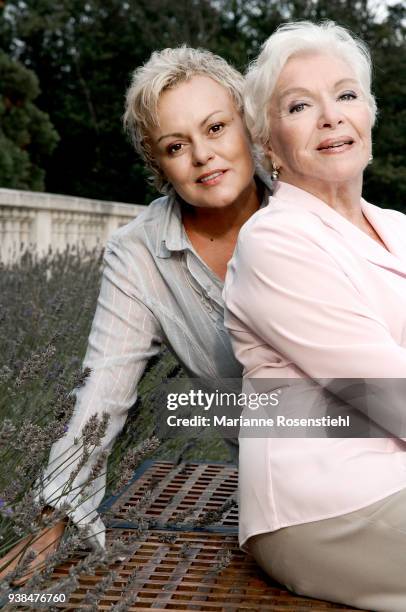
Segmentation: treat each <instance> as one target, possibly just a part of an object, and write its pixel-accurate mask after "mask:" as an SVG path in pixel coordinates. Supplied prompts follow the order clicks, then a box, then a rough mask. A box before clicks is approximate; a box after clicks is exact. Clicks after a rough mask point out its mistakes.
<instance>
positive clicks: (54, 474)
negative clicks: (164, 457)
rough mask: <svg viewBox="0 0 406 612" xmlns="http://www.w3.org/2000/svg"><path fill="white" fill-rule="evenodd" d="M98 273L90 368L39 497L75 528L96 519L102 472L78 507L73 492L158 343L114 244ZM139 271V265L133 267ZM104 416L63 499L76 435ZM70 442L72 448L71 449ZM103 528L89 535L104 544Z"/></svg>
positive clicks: (133, 275) (96, 526)
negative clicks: (66, 506) (67, 508)
mask: <svg viewBox="0 0 406 612" xmlns="http://www.w3.org/2000/svg"><path fill="white" fill-rule="evenodd" d="M104 264H105V265H104V271H103V278H102V283H101V289H100V294H99V298H98V303H97V309H96V313H95V316H94V320H93V324H92V328H91V332H90V336H89V343H88V349H87V353H86V356H85V360H84V367H89V368H90V369H91V373H90V376H89V377H88V379H87V380H86V383H85V385H84V387H83V388H81V389H79V390H77V391H76V405H75V410H74V414H73V416H72V418H71V420H70V422H69V424H68V430H67V433H66V435H65V436H64V437H63V438H62V439H60V440H59V441H57V442H56V443H55V444H54V445H53V446H52V449H51V453H50V457H49V463H48V466H47V468H46V471H45V473H44V475H43V478H42V497H43V498H44V499H45V501H46V502H47V503H48V504H50V505H53V506H59V505H61V503H63V502H64V501H68V502H70V503H71V504H72V506H73V508H75V510H74V511H73V512H72V514H71V518H72V519H73V520H74V522H75V523H77V524H79V523H85V524H86V523H89V521H90V520H91V519H93V518H96V516H97V514H96V512H95V511H96V508H97V507H98V505H99V504H100V502H101V500H102V498H103V495H104V490H105V474H104V472H105V467H106V461H104V462H103V469H102V475H100V476H99V477H98V478H97V479H96V480H95V481H94V482H93V483H92V485H91V489H90V493H89V492H88V493H87V497H88V498H87V499H86V501H84V502H83V503H81V504H79V502H78V500H79V496H78V491H79V490H80V487H81V486H82V485H83V484H84V483H85V482H86V479H87V478H88V477H89V474H90V472H91V469H92V467H93V466H94V465H95V463H96V461H97V459H98V457H99V456H100V453H101V452H102V451H106V450H110V449H111V447H112V445H113V442H114V439H115V438H116V436H117V435H118V434H119V432H120V431H121V430H122V428H123V426H124V423H125V421H126V418H127V414H128V410H129V408H130V407H131V406H132V405H133V404H134V403H135V401H136V398H137V384H138V382H139V380H140V378H141V376H142V374H143V372H144V369H145V366H146V364H147V362H148V360H149V359H150V358H151V357H152V356H153V355H156V354H157V353H158V352H159V349H160V345H161V342H162V338H161V332H160V326H159V324H158V322H157V320H156V319H155V317H154V315H153V314H152V312H151V311H150V310H149V309H148V308H147V306H146V305H145V304H144V302H143V300H142V296H140V295H139V292H138V289H137V280H136V279H137V274H138V271H137V270H136V269H135V270H134V269H133V266H132V262H131V258H130V257H129V256H128V253H127V252H125V251H124V250H123V248H122V247H121V245H120V244H119V242H117V241H116V240H111V241H110V242H109V244H108V245H107V247H106V252H105V258H104ZM135 264H138V265H139V266H142V265H143V263H142V262H135ZM103 412H107V413H108V414H109V415H110V421H109V424H108V429H107V433H106V435H105V436H104V437H103V439H102V443H101V445H100V446H99V447H97V448H96V451H95V452H94V453H92V455H91V456H90V458H89V460H88V461H87V462H86V464H85V465H84V466H83V467H82V469H81V470H80V471H79V473H78V474H77V476H76V477H75V479H74V482H73V483H72V486H71V487H70V488H73V491H71V492H70V493H69V494H68V495H62V497H61V494H62V493H64V489H66V483H67V480H68V478H69V475H70V474H71V473H72V472H73V470H74V469H75V468H76V466H77V465H78V463H79V461H80V458H81V455H82V447H81V444H80V432H81V429H82V427H83V426H84V425H85V423H86V422H87V421H88V419H89V417H90V416H91V415H93V414H97V415H99V416H101V415H102V413H103ZM75 439H77V441H78V443H77V444H76V445H75ZM103 530H104V527H103V524H102V523H101V521H100V519H96V521H95V523H93V524H92V531H93V533H94V534H97V532H98V531H100V532H101V533H100V535H99V536H97V538H96V539H97V541H98V542H99V543H100V544H102V545H103V544H104V533H103Z"/></svg>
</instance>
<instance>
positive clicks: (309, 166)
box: [266, 53, 372, 190]
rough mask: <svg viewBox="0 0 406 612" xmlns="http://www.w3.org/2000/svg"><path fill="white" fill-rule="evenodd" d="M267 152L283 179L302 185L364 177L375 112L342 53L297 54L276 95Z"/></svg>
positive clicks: (309, 186) (320, 185)
mask: <svg viewBox="0 0 406 612" xmlns="http://www.w3.org/2000/svg"><path fill="white" fill-rule="evenodd" d="M269 110H270V126H271V128H270V139H269V148H267V150H266V154H267V155H268V156H269V157H270V158H271V159H272V160H273V161H274V162H275V163H276V164H277V165H278V166H280V168H281V171H280V179H281V180H282V181H286V182H288V183H291V184H293V185H295V186H297V187H301V188H302V189H307V190H309V189H312V188H316V189H320V188H321V189H325V188H328V187H329V186H331V185H332V184H345V183H352V182H356V183H357V184H359V182H360V181H362V173H363V170H364V168H365V166H366V165H367V163H368V159H369V157H370V155H371V127H372V120H371V112H370V109H369V106H368V103H367V99H366V97H365V95H364V94H363V92H362V89H361V87H360V84H359V81H358V79H357V77H356V75H355V73H354V71H353V69H352V68H351V66H350V65H349V64H347V62H345V61H344V60H343V59H341V58H340V57H338V56H336V55H331V54H315V53H307V54H301V55H297V56H294V57H291V58H290V59H289V60H288V61H287V62H286V64H285V66H284V68H283V69H282V71H281V74H280V76H279V79H278V81H277V83H276V87H275V90H274V93H273V95H272V97H271V101H270V109H269Z"/></svg>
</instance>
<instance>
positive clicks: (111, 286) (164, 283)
mask: <svg viewBox="0 0 406 612" xmlns="http://www.w3.org/2000/svg"><path fill="white" fill-rule="evenodd" d="M268 198H269V191H268V188H267V187H265V193H264V198H263V202H262V205H264V204H267V203H268ZM222 289H223V283H222V282H221V281H220V279H219V278H218V277H217V276H216V275H215V274H214V273H213V272H212V271H211V270H210V269H209V267H208V266H207V265H206V264H205V263H204V262H203V261H202V259H201V258H200V257H199V255H198V254H197V253H196V251H195V250H194V248H193V246H192V245H191V243H190V241H189V239H188V237H187V234H186V232H185V230H184V227H183V224H182V220H181V208H180V204H179V202H178V200H177V199H176V197H174V196H166V197H162V198H159V199H157V200H155V201H154V202H152V203H151V204H150V205H149V206H148V207H147V208H146V210H145V211H143V212H142V213H141V214H140V215H139V216H138V217H137V218H136V219H134V220H133V221H132V222H130V223H129V224H128V225H126V226H124V227H122V228H120V229H119V230H118V231H117V232H115V233H114V234H113V236H112V238H111V239H110V240H109V242H108V244H107V247H106V250H105V257H104V271H103V277H102V283H101V289H100V295H99V298H98V303H97V309H96V313H95V317H94V320H93V324H92V329H91V332H90V337H89V344H88V348H87V353H86V356H85V360H84V366H86V367H89V368H91V370H92V371H91V374H90V376H89V378H88V379H87V381H86V384H85V386H84V387H83V388H81V389H79V390H78V391H77V392H76V396H77V398H76V406H75V411H74V414H73V416H72V419H71V421H70V423H69V427H68V431H67V433H66V435H65V436H64V437H63V438H62V439H61V440H59V441H58V442H56V443H55V444H54V445H53V446H52V449H51V454H50V459H49V463H48V467H47V469H46V471H45V473H44V478H45V479H46V478H47V476H48V477H49V478H48V480H49V482H47V481H46V480H45V483H44V485H43V486H42V495H41V497H42V498H43V499H44V501H46V502H47V503H49V504H51V505H54V506H59V505H60V503H61V502H62V501H69V503H71V505H72V507H73V508H74V510H73V512H72V513H71V517H72V519H73V520H74V522H75V523H76V524H78V525H80V524H89V528H90V532H91V534H92V544H93V545H95V546H97V544H100V545H102V546H104V541H105V539H104V525H103V523H102V521H101V519H100V518H99V517H98V515H97V513H96V508H97V507H98V505H99V504H100V502H101V500H102V498H103V495H104V491H105V475H103V476H100V477H98V478H97V479H96V480H95V481H94V482H93V483H92V485H91V487H92V488H91V492H90V493H89V498H88V499H87V500H85V501H84V502H82V503H79V501H78V498H77V497H76V498H75V494H76V493H77V491H78V489H76V491H74V492H72V493H69V494H68V495H66V496H65V498H64V499H63V498H60V499H59V500H58V501H57V498H58V496H59V495H60V494H61V492H62V491H63V487H64V485H65V484H66V481H67V479H68V477H69V474H70V473H71V472H72V470H73V469H74V467H75V466H76V465H77V462H78V460H79V458H80V454H81V452H80V451H81V449H80V446H79V448H78V450H77V451H76V452H74V448H75V447H74V446H73V447H72V445H73V443H74V438H75V437H77V436H79V434H80V430H81V428H82V426H83V425H84V424H85V423H86V421H87V420H88V419H89V417H90V416H91V415H92V414H99V415H100V414H101V413H102V412H104V411H107V412H108V413H109V414H110V422H109V426H108V431H107V434H106V436H105V437H104V438H103V443H102V446H101V447H99V449H101V450H109V449H110V448H111V446H112V445H113V442H114V439H115V438H116V436H117V435H118V434H119V433H120V431H121V430H122V428H123V426H124V423H125V420H126V417H127V413H128V410H129V408H130V407H131V406H132V405H133V404H134V402H135V401H136V398H137V384H138V382H139V380H140V378H141V376H142V374H143V372H144V369H145V367H146V364H147V362H148V360H149V359H150V358H151V357H153V356H154V355H156V354H157V353H158V352H159V350H160V346H161V344H162V343H165V344H167V345H168V346H169V347H170V348H171V350H172V351H173V352H174V353H175V355H176V356H177V358H178V359H179V361H180V363H181V364H182V365H183V367H184V369H185V370H186V371H187V372H188V374H189V375H190V376H192V377H199V378H210V379H221V378H239V377H240V376H241V372H242V368H241V366H240V364H239V363H238V362H237V361H236V359H235V357H234V354H233V351H232V348H231V343H230V340H229V337H228V334H227V331H226V330H225V328H224V324H223V299H222V296H221V293H222ZM99 449H98V450H99ZM72 453H74V461H73V460H72ZM68 457H70V459H69V460H67V461H66V463H65V464H64V465H63V468H59V469H57V466H59V465H60V464H61V463H62V462H63V461H64V459H67V458H68ZM95 458H96V457H95V456H94V457H93V455H92V456H91V457H90V459H89V460H88V461H87V463H86V465H85V466H84V467H83V468H82V469H81V470H80V471H79V473H78V475H77V476H76V478H75V480H74V483H73V486H74V487H76V486H79V485H80V484H81V483H83V482H84V481H85V480H86V478H87V477H88V476H89V473H90V470H91V468H92V465H94V462H95ZM92 519H94V522H92V523H90V521H91V520H92Z"/></svg>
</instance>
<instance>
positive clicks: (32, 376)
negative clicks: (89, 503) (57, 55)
mask: <svg viewBox="0 0 406 612" xmlns="http://www.w3.org/2000/svg"><path fill="white" fill-rule="evenodd" d="M100 271H101V256H100V253H98V252H97V251H88V252H86V251H83V250H82V251H78V250H76V249H75V248H68V249H67V250H66V251H65V252H63V253H52V252H49V253H48V254H47V255H46V256H44V257H37V256H36V255H35V254H34V253H33V252H30V251H27V252H25V253H24V254H23V255H22V257H21V258H20V260H19V261H18V262H16V263H13V264H11V265H8V266H5V265H3V264H0V355H1V357H0V558H2V557H3V555H5V554H6V553H7V551H9V549H11V548H12V547H13V546H15V545H16V544H18V543H19V542H23V541H25V540H24V538H26V537H27V535H29V541H28V543H27V544H26V545H25V548H24V550H25V549H27V550H28V548H29V546H31V545H32V544H33V543H35V541H36V540H37V539H38V538H39V534H40V533H41V532H42V531H43V530H44V529H45V528H49V529H51V528H52V527H53V526H54V525H55V524H56V523H57V522H58V521H60V520H62V519H64V517H66V516H67V514H68V513H69V512H70V511H71V510H72V507H71V506H69V505H68V504H66V505H63V504H62V506H61V507H59V508H58V509H57V510H54V511H53V512H52V513H51V514H49V515H48V516H45V517H44V515H43V513H42V507H41V505H40V504H39V503H38V501H37V498H36V497H35V496H34V488H35V484H36V483H38V478H39V476H40V474H41V473H42V468H43V466H44V465H45V463H46V461H47V457H48V453H49V449H50V447H51V445H52V443H53V442H55V441H56V440H57V439H59V438H60V437H61V436H63V435H64V433H65V432H66V428H67V423H68V422H69V419H70V417H71V415H72V411H73V408H74V396H73V395H72V390H73V389H74V388H76V387H80V386H81V385H83V384H85V381H86V377H87V375H88V374H89V372H88V371H82V369H81V363H82V360H83V357H84V353H85V349H86V344H87V338H88V334H89V331H90V325H91V321H92V318H93V314H94V310H95V306H96V299H97V295H98V292H99V282H100ZM179 374H180V369H179V366H178V364H177V363H176V362H175V361H174V359H173V358H172V357H171V356H170V355H169V353H168V352H165V351H164V352H163V355H162V356H161V357H160V358H159V359H156V360H154V361H153V362H152V363H151V364H150V365H149V368H148V370H147V372H146V375H145V376H144V378H143V380H142V381H141V384H140V388H139V400H138V402H137V405H136V406H135V407H134V409H133V410H132V411H131V412H130V416H129V418H128V419H127V423H126V427H125V428H124V431H123V432H122V434H121V436H120V437H119V439H118V441H117V443H116V444H115V447H114V450H113V452H112V453H111V454H110V456H109V466H108V476H109V478H108V480H107V492H108V493H109V492H112V491H116V490H117V489H119V488H121V487H123V486H124V485H125V483H126V482H127V481H128V479H129V478H130V477H131V475H132V473H133V470H134V469H135V467H136V466H137V464H138V463H139V462H140V461H141V460H142V459H143V458H144V457H145V456H146V455H147V454H148V453H149V454H150V453H152V452H155V454H156V455H157V456H160V457H165V458H172V457H173V455H174V454H175V455H177V456H179V452H180V451H182V447H181V446H179V442H177V441H176V440H171V441H167V442H166V443H165V444H162V445H161V447H160V448H159V449H158V446H159V444H158V441H157V440H156V438H155V437H154V435H153V434H154V430H155V423H156V420H157V419H158V418H160V417H159V410H160V404H159V402H158V401H157V395H158V391H157V389H158V387H159V385H160V383H161V381H162V380H163V378H165V377H167V378H171V377H175V376H178V375H179ZM107 426H108V415H101V417H100V418H99V419H97V418H96V419H95V418H93V420H92V419H90V420H89V422H88V423H87V425H86V427H85V429H84V431H83V432H82V436H81V438H80V439H79V440H78V445H79V448H80V450H81V454H82V458H81V462H82V463H81V464H83V462H85V461H86V460H87V459H88V458H89V456H90V455H91V454H92V453H96V454H97V453H98V447H99V446H100V443H101V440H102V438H103V435H104V433H105V431H106V428H107ZM210 444H211V445H212V446H211V447H207V446H203V447H202V448H200V449H197V456H196V454H195V455H194V458H203V457H204V458H207V459H222V458H226V457H227V451H226V450H225V449H224V447H223V444H222V442H221V441H219V440H218V441H214V443H213V441H212V440H211V441H210ZM157 449H158V450H157ZM73 450H74V449H73ZM76 450H77V449H76ZM194 450H196V449H194ZM194 450H193V449H191V450H190V455H189V457H191V456H193V452H194ZM199 453H200V455H199ZM189 457H188V456H186V457H185V458H186V459H187V458H189ZM105 459H106V455H105V454H103V453H99V454H98V459H97V461H96V462H95V463H94V466H93V469H92V471H91V474H90V476H89V478H88V480H87V482H85V483H84V484H83V486H82V488H81V490H79V491H76V494H75V497H74V500H75V503H76V504H77V505H79V504H80V503H82V502H83V500H85V499H86V496H87V495H88V494H89V490H91V487H92V484H93V483H94V482H95V481H96V480H97V478H98V477H99V476H100V475H101V473H102V470H103V469H105V468H104V466H105ZM64 461H66V458H64ZM79 467H80V465H79ZM77 472H78V466H77V467H76V469H75V470H74V471H73V473H72V474H71V478H70V479H69V481H68V482H67V483H66V486H65V487H64V490H63V491H61V492H60V496H61V497H62V495H63V494H66V493H67V492H68V491H69V489H72V488H74V477H75V474H76V473H77ZM141 527H142V526H141ZM144 527H145V526H144ZM146 527H148V525H147V526H146ZM136 531H138V533H134V534H133V537H135V538H137V537H140V536H141V535H142V534H143V533H144V532H143V529H142V528H140V530H136ZM144 531H145V529H144ZM87 537H88V534H87V533H86V530H81V531H80V532H78V531H77V530H75V529H72V528H68V529H67V530H66V533H65V538H64V540H63V542H62V544H61V545H60V546H59V548H58V550H57V551H56V552H55V553H53V554H52V555H51V556H50V557H48V558H47V563H46V567H43V568H41V567H40V568H39V570H41V569H42V571H36V572H35V573H34V575H33V576H32V577H31V578H30V580H29V581H28V582H27V584H26V585H25V586H24V589H26V590H27V592H29V590H30V589H31V591H32V590H40V589H42V588H45V587H46V586H47V585H48V586H47V591H49V580H50V577H51V575H52V572H53V569H54V568H55V567H56V566H57V565H58V564H60V563H61V562H63V561H64V560H66V559H67V558H69V556H70V555H72V554H73V553H74V552H75V551H86V549H88V548H89V547H88V544H87V542H86V538H87ZM132 546H133V543H131V541H129V540H126V541H125V542H120V541H115V542H114V543H113V544H112V545H111V546H110V547H108V549H107V550H106V551H105V552H104V553H103V554H97V555H94V553H92V552H90V553H89V551H88V552H87V554H85V553H83V555H84V557H83V558H82V559H81V561H80V562H79V563H77V564H76V565H75V566H72V568H71V570H70V573H69V576H68V577H65V578H64V579H63V580H62V581H58V582H56V583H52V589H53V590H55V592H57V590H58V588H59V587H62V586H63V589H64V592H65V593H69V592H73V591H74V590H75V589H76V588H77V584H78V577H79V575H80V573H81V572H92V571H94V570H95V568H97V567H100V566H102V567H103V566H104V567H108V566H109V564H111V563H113V562H114V560H115V559H117V558H118V557H123V556H128V555H129V554H131V553H132V550H133V548H132ZM33 554H34V553H32V552H30V553H27V554H26V555H25V557H22V558H21V562H20V563H19V565H18V566H17V568H16V569H15V570H13V571H12V572H11V574H10V575H9V576H8V577H7V580H6V581H3V582H1V581H0V600H1V597H2V595H3V596H4V595H5V594H6V593H8V592H9V591H10V584H11V583H14V584H18V581H19V579H20V578H21V577H22V576H23V575H24V574H25V572H26V570H27V567H28V565H29V563H30V561H31V560H32V558H33ZM0 570H1V567H0ZM107 584H109V581H108V580H107V579H106V585H107ZM58 585H59V586H58ZM106 588H107V587H106ZM91 599H92V598H91V596H90V595H89V605H97V601H96V600H94V601H93V600H92V601H90V600H91ZM132 599H133V598H132V595H131V593H128V602H130V601H132Z"/></svg>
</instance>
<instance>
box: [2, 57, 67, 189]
mask: <svg viewBox="0 0 406 612" xmlns="http://www.w3.org/2000/svg"><path fill="white" fill-rule="evenodd" d="M38 95H39V87H38V79H37V77H36V76H35V74H34V73H33V72H32V71H31V70H27V68H25V67H24V66H23V65H22V64H20V63H19V62H17V61H14V60H12V59H10V58H9V57H8V56H7V55H6V54H5V53H4V52H2V51H0V185H1V186H2V187H9V188H14V189H32V190H41V189H44V176H45V171H44V167H43V166H44V163H45V160H46V159H47V157H48V156H49V155H50V153H51V152H52V150H53V149H54V148H55V146H56V143H57V142H58V135H57V133H56V131H55V130H54V128H53V126H52V124H51V122H50V120H49V117H48V115H47V114H46V113H44V112H42V111H41V110H39V109H38V108H37V106H35V104H34V103H33V101H34V100H35V99H36V98H37V97H38Z"/></svg>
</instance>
